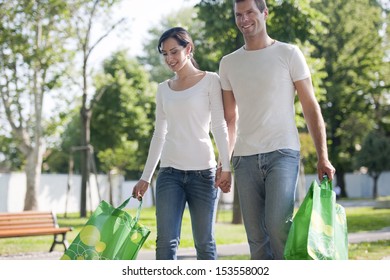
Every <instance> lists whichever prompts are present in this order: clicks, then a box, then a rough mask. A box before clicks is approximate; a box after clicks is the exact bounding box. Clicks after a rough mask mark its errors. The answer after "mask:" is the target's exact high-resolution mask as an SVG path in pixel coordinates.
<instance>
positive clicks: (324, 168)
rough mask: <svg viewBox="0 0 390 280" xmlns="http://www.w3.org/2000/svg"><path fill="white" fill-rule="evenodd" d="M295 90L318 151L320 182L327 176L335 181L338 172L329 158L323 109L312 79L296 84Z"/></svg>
mask: <svg viewBox="0 0 390 280" xmlns="http://www.w3.org/2000/svg"><path fill="white" fill-rule="evenodd" d="M295 88H296V90H297V93H298V97H299V101H300V102H301V104H302V109H303V115H304V117H305V120H306V123H307V127H308V129H309V132H310V135H311V137H312V139H313V142H314V146H315V148H316V151H317V158H318V163H317V172H318V178H319V180H322V177H323V176H324V175H325V174H326V175H328V178H329V179H330V180H333V175H334V173H335V171H336V170H335V168H334V167H333V166H332V164H331V163H330V161H329V158H328V147H327V143H326V128H325V122H324V119H323V117H322V113H321V108H320V106H319V104H318V102H317V100H316V98H315V95H314V89H313V85H312V82H311V78H307V79H304V80H300V81H297V82H295Z"/></svg>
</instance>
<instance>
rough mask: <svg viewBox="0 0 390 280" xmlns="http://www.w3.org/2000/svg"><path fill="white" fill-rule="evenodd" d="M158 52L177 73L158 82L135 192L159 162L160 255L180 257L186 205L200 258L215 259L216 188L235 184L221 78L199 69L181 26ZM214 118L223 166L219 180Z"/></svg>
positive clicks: (142, 187)
mask: <svg viewBox="0 0 390 280" xmlns="http://www.w3.org/2000/svg"><path fill="white" fill-rule="evenodd" d="M158 50H159V52H160V53H161V54H162V55H163V57H164V61H165V63H166V64H167V66H168V67H169V68H170V69H171V70H172V71H173V72H174V73H175V76H174V77H173V78H171V79H169V80H166V81H164V82H162V83H161V84H159V86H158V90H157V97H156V122H155V130H154V134H153V138H152V141H151V144H150V148H149V155H148V159H147V161H146V164H145V168H144V171H143V174H142V176H141V179H140V180H139V182H138V183H137V184H136V185H135V186H134V189H133V196H134V197H137V198H138V199H141V198H142V196H143V195H144V193H145V192H146V190H147V189H148V186H149V183H150V181H151V179H152V175H153V173H154V171H155V168H156V166H157V163H158V161H159V160H160V170H159V173H158V177H157V182H156V219H157V244H156V245H157V246H156V247H157V248H156V259H158V260H162V259H163V260H167V259H176V258H177V255H176V253H177V248H178V246H179V243H180V229H181V221H182V216H183V212H184V209H185V206H186V204H188V208H189V211H190V215H191V222H192V233H193V238H194V243H195V248H196V252H197V259H202V260H204V259H216V257H217V254H216V245H215V240H214V222H215V214H216V206H217V202H218V194H219V191H218V188H216V186H219V187H220V188H221V189H222V191H224V192H228V191H230V183H231V173H230V162H229V148H228V135H227V126H226V122H225V120H224V112H223V103H222V94H221V86H220V82H219V77H218V75H217V74H216V73H211V72H205V71H201V70H199V69H198V68H197V64H196V62H195V60H194V59H193V53H194V50H195V48H194V44H193V41H192V39H191V37H190V35H189V34H188V32H187V31H186V30H185V29H183V28H181V27H175V28H172V29H169V30H167V31H166V32H164V33H163V34H162V35H161V38H160V40H159V43H158ZM210 121H211V131H212V133H213V136H214V138H215V142H216V144H217V147H218V151H219V155H220V162H221V164H222V166H221V167H222V172H218V174H220V176H218V177H219V178H218V179H217V180H216V179H215V174H216V164H217V163H216V160H215V156H214V150H213V146H212V142H211V139H210V134H209V132H210Z"/></svg>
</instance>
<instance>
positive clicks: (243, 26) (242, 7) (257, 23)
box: [234, 0, 268, 37]
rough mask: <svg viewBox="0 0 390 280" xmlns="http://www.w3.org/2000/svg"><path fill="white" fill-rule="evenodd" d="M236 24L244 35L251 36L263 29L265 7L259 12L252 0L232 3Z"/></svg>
mask: <svg viewBox="0 0 390 280" xmlns="http://www.w3.org/2000/svg"><path fill="white" fill-rule="evenodd" d="M234 11H235V19H236V25H237V27H238V29H239V30H240V31H241V33H242V34H243V35H244V36H245V37H251V36H255V35H257V34H259V33H260V32H263V31H265V20H266V18H267V16H268V10H267V8H266V9H265V10H264V11H263V12H260V10H259V8H258V7H257V6H256V3H255V1H254V0H245V1H241V2H238V3H235V5H234Z"/></svg>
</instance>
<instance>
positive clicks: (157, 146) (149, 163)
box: [141, 87, 167, 183]
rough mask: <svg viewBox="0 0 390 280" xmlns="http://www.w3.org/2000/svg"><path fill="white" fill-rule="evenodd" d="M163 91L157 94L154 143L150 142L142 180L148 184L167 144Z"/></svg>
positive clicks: (158, 91)
mask: <svg viewBox="0 0 390 280" xmlns="http://www.w3.org/2000/svg"><path fill="white" fill-rule="evenodd" d="M162 94H163V93H162V91H161V90H160V87H159V89H158V90H157V94H156V120H155V127H154V133H153V137H152V141H151V142H150V147H149V154H148V158H147V160H146V163H145V168H144V171H143V173H142V176H141V179H142V180H145V181H147V182H149V183H150V182H151V180H152V176H153V173H154V171H155V170H156V167H157V164H158V161H159V160H160V156H161V152H162V149H163V146H164V142H165V136H166V134H167V119H166V116H165V112H164V108H163V102H162Z"/></svg>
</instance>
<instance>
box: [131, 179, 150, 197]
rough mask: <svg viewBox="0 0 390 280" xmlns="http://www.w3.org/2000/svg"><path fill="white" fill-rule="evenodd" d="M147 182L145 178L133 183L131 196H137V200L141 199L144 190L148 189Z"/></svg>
mask: <svg viewBox="0 0 390 280" xmlns="http://www.w3.org/2000/svg"><path fill="white" fill-rule="evenodd" d="M148 187H149V183H148V182H146V181H145V180H139V181H138V182H137V184H135V186H134V188H133V197H135V198H137V199H138V200H142V197H143V196H144V194H145V192H146V191H147V190H148Z"/></svg>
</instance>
